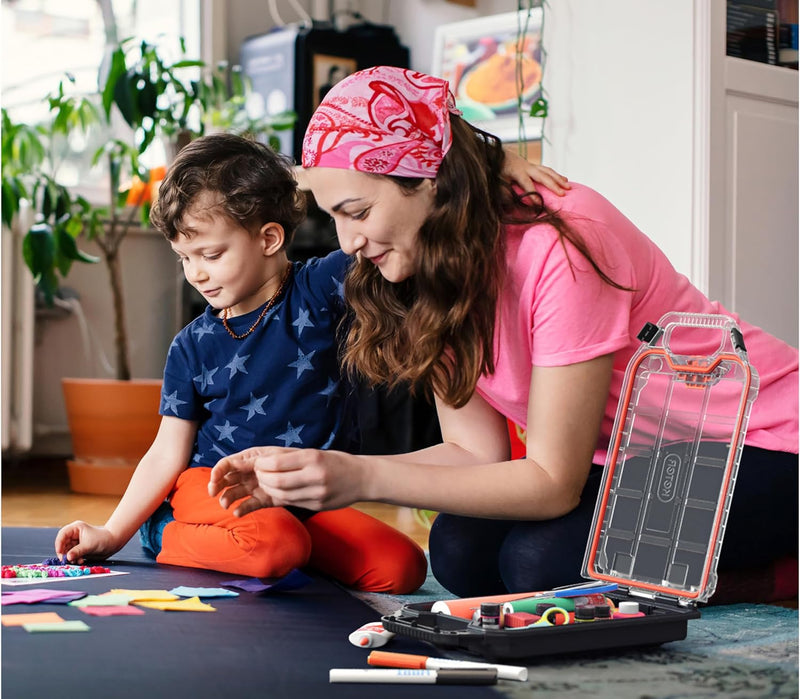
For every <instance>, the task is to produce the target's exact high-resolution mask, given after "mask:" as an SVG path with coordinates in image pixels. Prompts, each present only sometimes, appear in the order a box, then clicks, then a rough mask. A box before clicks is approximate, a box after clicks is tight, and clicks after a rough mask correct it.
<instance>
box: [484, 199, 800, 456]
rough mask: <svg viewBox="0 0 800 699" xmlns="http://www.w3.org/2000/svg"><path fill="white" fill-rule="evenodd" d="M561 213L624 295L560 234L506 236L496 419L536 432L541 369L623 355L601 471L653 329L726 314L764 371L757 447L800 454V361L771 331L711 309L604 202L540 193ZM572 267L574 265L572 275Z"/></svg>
mask: <svg viewBox="0 0 800 699" xmlns="http://www.w3.org/2000/svg"><path fill="white" fill-rule="evenodd" d="M540 191H541V194H542V196H543V197H544V201H545V203H546V204H547V206H548V207H550V208H551V209H553V210H559V211H560V212H561V214H562V215H563V216H565V218H566V220H567V222H568V223H569V224H570V226H571V227H572V228H573V229H574V230H576V231H577V232H578V233H579V235H580V236H581V238H582V239H583V240H584V242H585V243H586V244H587V245H588V247H589V249H590V250H591V252H592V256H593V257H594V259H595V261H596V262H597V263H598V264H599V266H600V268H601V269H602V270H603V271H604V272H605V273H606V274H607V275H608V276H609V277H611V278H612V279H613V280H614V281H615V282H617V283H619V284H621V285H622V286H626V287H629V288H632V289H634V291H632V292H631V291H621V290H619V289H616V288H614V287H613V286H611V285H609V284H607V283H605V282H604V281H603V280H602V279H601V278H600V277H599V275H598V274H597V273H596V272H595V271H594V270H593V269H592V267H591V266H590V264H589V263H588V261H587V260H586V258H584V257H583V256H582V255H581V254H580V252H578V250H577V249H575V248H574V247H573V246H572V245H571V244H569V243H567V242H566V241H565V244H566V249H567V251H568V256H567V253H566V252H565V249H564V246H563V245H562V244H561V242H560V240H559V238H558V234H557V232H556V231H555V229H553V228H552V227H551V226H548V225H538V226H533V227H528V226H512V227H509V228H507V229H506V245H507V264H508V269H507V272H506V274H507V278H506V283H505V286H504V288H503V290H502V293H501V297H500V300H499V301H500V311H499V316H498V320H497V325H496V328H495V347H496V354H495V372H494V374H492V375H491V376H483V377H481V378H480V380H479V381H478V386H477V391H478V393H479V394H480V395H481V396H483V398H485V399H486V400H487V401H488V402H489V403H490V404H491V405H492V406H493V407H494V408H495V409H496V410H498V411H499V412H500V413H502V414H503V415H505V416H506V417H507V418H509V419H511V420H512V421H513V422H515V423H516V424H518V425H520V426H521V427H522V428H523V429H526V428H527V406H528V389H529V386H530V378H531V367H532V366H533V365H536V366H564V365H567V364H575V363H577V362H583V361H587V360H589V359H593V358H595V357H599V356H601V355H604V354H608V353H610V352H613V353H614V370H613V376H612V380H611V391H610V394H609V397H608V403H607V404H606V409H605V416H604V418H603V423H602V427H601V433H600V439H599V441H598V445H597V446H598V448H597V451H596V452H595V457H594V461H595V463H600V464H602V463H604V462H605V455H606V448H607V446H608V443H609V439H610V436H611V431H612V428H613V425H614V417H615V414H616V409H617V403H618V401H619V395H620V390H621V387H622V382H623V378H624V374H625V369H626V367H627V365H628V362H629V360H630V358H631V356H632V355H633V353H634V352H635V351H636V350H637V349H638V348H639V347H640V346H641V342H640V341H639V340H638V339H637V338H636V336H637V334H638V333H639V331H640V330H641V329H642V327H643V326H644V324H645V323H647V322H651V323H657V322H658V321H659V320H660V318H661V316H662V315H664V313H667V312H669V311H682V312H691V313H723V314H726V315H728V316H730V317H732V318H734V319H735V320H736V322H737V324H738V325H739V327H740V329H741V330H742V333H743V335H744V341H745V345H746V347H747V352H748V358H749V360H750V362H751V364H752V365H753V366H754V367H755V368H756V370H757V371H758V375H759V379H760V386H759V392H758V397H757V398H756V400H755V403H754V404H753V408H752V411H751V413H750V421H749V425H748V431H747V436H746V439H745V442H746V443H747V444H750V445H753V446H757V447H762V448H764V449H772V450H776V451H785V452H792V453H797V451H798V352H797V350H796V349H794V348H793V347H790V346H789V345H787V344H786V343H785V342H782V341H781V340H779V339H777V338H775V337H774V336H772V335H770V334H768V333H767V332H765V331H764V330H762V329H760V328H758V327H756V326H753V325H750V324H748V323H745V322H743V321H741V320H740V319H739V318H738V316H737V315H736V314H734V313H730V312H728V311H726V310H725V309H724V308H723V307H722V306H721V305H720V304H719V303H717V302H714V301H710V300H709V299H708V298H706V296H705V295H704V294H702V293H701V292H700V291H699V290H698V289H697V288H695V287H694V286H692V284H691V283H690V282H689V280H688V279H687V278H686V277H685V276H684V275H682V274H679V273H678V272H677V271H676V270H675V269H674V268H673V267H672V265H671V264H670V262H669V260H667V258H666V256H665V255H664V254H663V253H662V252H661V250H659V248H658V247H657V246H656V245H655V244H654V243H653V242H652V241H651V240H650V239H649V238H648V237H647V236H646V235H644V234H643V233H642V232H641V231H639V230H638V229H637V228H636V226H634V225H633V223H631V222H630V221H629V220H628V219H627V218H625V217H624V216H623V215H622V214H621V213H620V212H619V211H618V210H617V209H615V208H614V207H613V206H612V205H611V203H610V202H608V201H607V200H606V199H605V198H603V197H602V196H601V195H600V194H598V193H597V192H595V191H593V190H592V189H589V188H588V187H584V186H581V185H578V184H575V183H572V189H571V190H570V191H569V192H568V193H567V194H566V195H565V196H564V197H558V196H556V195H555V194H552V193H551V192H549V191H547V190H540ZM570 262H571V263H572V264H571V266H570Z"/></svg>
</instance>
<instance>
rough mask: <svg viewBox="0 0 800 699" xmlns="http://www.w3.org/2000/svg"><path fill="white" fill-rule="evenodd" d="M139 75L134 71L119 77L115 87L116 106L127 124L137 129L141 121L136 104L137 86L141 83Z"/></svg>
mask: <svg viewBox="0 0 800 699" xmlns="http://www.w3.org/2000/svg"><path fill="white" fill-rule="evenodd" d="M139 78H140V76H139V74H138V73H136V72H135V71H134V70H129V71H128V72H126V73H123V74H122V75H120V76H119V79H118V80H117V82H116V85H114V93H113V94H114V104H116V105H117V108H118V109H119V111H120V114H122V118H123V119H125V123H126V124H128V126H130V127H131V128H132V129H135V128H136V127H137V126H138V125H139V122H140V121H141V119H140V115H139V113H138V110H137V104H136V84H137V83H138V82H139Z"/></svg>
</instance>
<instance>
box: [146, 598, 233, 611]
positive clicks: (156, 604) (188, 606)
mask: <svg viewBox="0 0 800 699" xmlns="http://www.w3.org/2000/svg"><path fill="white" fill-rule="evenodd" d="M135 604H136V605H137V606H139V607H149V608H150V609H161V610H163V611H165V612H216V611H217V610H216V609H215V608H214V607H212V606H211V605H210V604H206V603H205V602H201V601H200V598H199V597H189V598H187V599H182V600H179V601H177V602H171V601H163V602H162V601H155V600H154V601H146V602H136V603H135Z"/></svg>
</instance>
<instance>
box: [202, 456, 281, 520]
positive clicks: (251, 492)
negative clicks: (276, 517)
mask: <svg viewBox="0 0 800 699" xmlns="http://www.w3.org/2000/svg"><path fill="white" fill-rule="evenodd" d="M274 448H275V447H251V448H250V449H245V450H244V451H240V452H238V453H236V454H232V455H231V456H226V457H224V458H222V459H220V460H219V461H218V462H217V464H216V465H215V466H214V468H212V469H211V477H210V478H209V481H208V494H209V495H210V496H211V497H214V496H215V495H218V496H219V503H220V505H222V507H224V508H225V509H226V510H227V509H228V508H230V507H231V506H232V505H234V503H237V501H239V500H242V502H238V503H237V504H236V508H235V509H234V511H233V514H234V515H235V516H236V517H241V516H242V515H246V514H247V513H248V512H252V511H253V510H258V509H261V508H262V507H272V506H273V502H272V498H271V497H270V496H269V495H267V493H266V492H265V491H264V489H263V488H262V487H261V484H260V483H259V482H258V476H257V474H256V470H255V463H256V458H258V457H259V456H262V455H264V454H266V453H268V451H269V450H271V449H274ZM243 498H244V499H243Z"/></svg>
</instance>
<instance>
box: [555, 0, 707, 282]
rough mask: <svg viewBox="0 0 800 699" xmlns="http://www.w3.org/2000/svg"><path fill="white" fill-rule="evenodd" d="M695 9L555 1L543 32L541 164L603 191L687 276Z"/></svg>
mask: <svg viewBox="0 0 800 699" xmlns="http://www.w3.org/2000/svg"><path fill="white" fill-rule="evenodd" d="M692 12H693V2H691V0H671V1H670V2H664V3H662V2H652V1H648V2H642V1H641V0H594V1H592V2H587V0H558V2H552V3H550V6H549V9H548V10H546V14H545V28H546V31H545V33H544V37H543V39H544V47H545V50H546V51H547V65H546V67H545V77H544V81H543V83H544V86H545V89H546V90H547V92H548V96H549V101H550V114H549V117H548V119H547V122H546V125H545V138H546V139H549V140H545V143H544V144H543V156H542V158H543V161H544V162H545V163H546V164H548V165H550V166H551V167H554V168H555V169H557V170H559V171H560V172H562V173H564V174H565V175H567V176H568V177H569V178H570V179H573V180H576V181H579V182H583V183H585V184H588V185H590V186H591V187H593V188H594V189H596V190H598V191H599V192H601V193H602V194H603V195H605V196H606V197H607V198H608V199H609V200H611V201H612V202H613V203H614V204H615V205H616V206H617V208H619V209H620V210H621V211H622V212H623V213H624V214H626V215H627V216H628V217H629V218H630V219H631V220H632V221H633V222H634V223H635V224H637V225H638V226H639V227H640V228H641V229H642V230H643V231H644V232H645V233H646V234H647V235H648V236H649V237H650V238H651V239H652V240H654V241H655V242H656V243H657V244H658V245H659V246H660V247H661V249H662V250H664V252H665V253H666V254H667V256H668V257H669V258H670V260H671V261H672V263H673V265H675V267H676V268H677V269H678V270H679V271H681V272H683V273H684V274H686V275H691V271H692V269H691V263H692V259H691V252H692V251H691V247H690V246H688V245H686V242H685V241H686V237H685V236H686V234H687V233H688V232H690V231H691V229H692V216H691V208H690V206H689V204H690V202H691V199H692V163H693V151H694V147H695V146H694V143H693V137H692V101H693V45H692V40H693V31H692V26H693V15H692ZM601 27H602V29H600V28H601ZM665 56H668V57H669V60H664V57H665Z"/></svg>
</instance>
